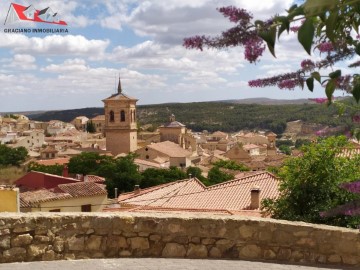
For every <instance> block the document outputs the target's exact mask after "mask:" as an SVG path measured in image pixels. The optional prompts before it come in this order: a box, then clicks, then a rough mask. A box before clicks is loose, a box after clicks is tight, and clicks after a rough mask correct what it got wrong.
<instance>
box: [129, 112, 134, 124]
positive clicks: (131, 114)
mask: <svg viewBox="0 0 360 270" xmlns="http://www.w3.org/2000/svg"><path fill="white" fill-rule="evenodd" d="M130 116H131V123H132V122H133V121H134V120H133V111H132V110H131V111H130Z"/></svg>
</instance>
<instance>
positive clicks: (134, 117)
mask: <svg viewBox="0 0 360 270" xmlns="http://www.w3.org/2000/svg"><path fill="white" fill-rule="evenodd" d="M133 114H134V116H133V119H134V122H136V115H135V110H133Z"/></svg>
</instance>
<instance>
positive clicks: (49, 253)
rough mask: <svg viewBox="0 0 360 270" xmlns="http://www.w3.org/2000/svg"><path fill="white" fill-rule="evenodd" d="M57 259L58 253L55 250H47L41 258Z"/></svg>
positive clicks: (45, 259)
mask: <svg viewBox="0 0 360 270" xmlns="http://www.w3.org/2000/svg"><path fill="white" fill-rule="evenodd" d="M55 259H56V253H55V252H54V251H53V250H48V251H46V252H45V254H44V255H43V256H42V258H41V260H42V261H53V260H55Z"/></svg>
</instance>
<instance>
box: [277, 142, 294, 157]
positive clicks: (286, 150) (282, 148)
mask: <svg viewBox="0 0 360 270" xmlns="http://www.w3.org/2000/svg"><path fill="white" fill-rule="evenodd" d="M279 150H280V151H281V152H282V153H284V154H285V155H288V156H290V155H291V148H290V147H289V146H287V145H284V144H282V145H280V146H279Z"/></svg>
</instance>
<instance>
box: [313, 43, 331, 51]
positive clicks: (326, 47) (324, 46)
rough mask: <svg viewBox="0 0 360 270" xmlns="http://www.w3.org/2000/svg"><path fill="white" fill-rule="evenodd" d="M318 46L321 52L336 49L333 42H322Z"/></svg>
mask: <svg viewBox="0 0 360 270" xmlns="http://www.w3.org/2000/svg"><path fill="white" fill-rule="evenodd" d="M317 48H318V50H319V51H320V52H331V51H333V50H334V46H333V45H332V43H331V42H322V43H320V44H319V46H318V47H317Z"/></svg>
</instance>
